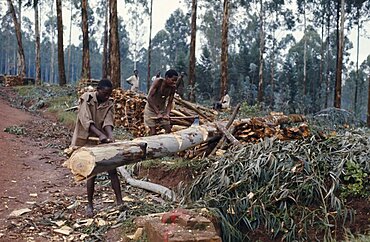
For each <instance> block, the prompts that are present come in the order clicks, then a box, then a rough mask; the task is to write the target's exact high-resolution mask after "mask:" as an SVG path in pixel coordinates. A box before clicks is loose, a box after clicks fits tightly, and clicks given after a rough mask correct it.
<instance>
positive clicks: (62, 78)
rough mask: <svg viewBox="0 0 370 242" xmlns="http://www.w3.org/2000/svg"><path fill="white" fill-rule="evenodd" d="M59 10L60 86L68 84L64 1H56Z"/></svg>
mask: <svg viewBox="0 0 370 242" xmlns="http://www.w3.org/2000/svg"><path fill="white" fill-rule="evenodd" d="M56 8H57V28H58V71H59V85H60V86H64V85H65V84H66V74H65V69H64V45H63V10H62V8H63V6H62V0H56Z"/></svg>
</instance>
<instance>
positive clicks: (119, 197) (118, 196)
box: [108, 169, 122, 205]
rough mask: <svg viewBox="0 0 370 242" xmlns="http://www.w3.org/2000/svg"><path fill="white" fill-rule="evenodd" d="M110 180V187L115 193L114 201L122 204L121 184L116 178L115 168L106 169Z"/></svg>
mask: <svg viewBox="0 0 370 242" xmlns="http://www.w3.org/2000/svg"><path fill="white" fill-rule="evenodd" d="M108 174H109V178H110V181H111V183H112V188H113V191H114V194H115V195H116V201H117V205H121V204H122V192H121V184H120V182H119V179H118V175H117V170H116V169H113V170H110V171H108Z"/></svg>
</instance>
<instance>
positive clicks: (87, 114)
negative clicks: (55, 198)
mask: <svg viewBox="0 0 370 242" xmlns="http://www.w3.org/2000/svg"><path fill="white" fill-rule="evenodd" d="M112 89H113V86H112V83H111V81H110V80H107V79H102V80H101V81H99V83H98V86H97V88H96V91H95V92H86V93H84V94H83V95H82V96H81V97H80V103H79V109H78V114H77V121H76V126H75V130H74V133H73V137H72V143H71V146H72V147H75V146H88V145H92V144H94V142H93V140H92V139H90V137H98V138H99V143H110V142H114V138H113V120H114V109H113V108H114V106H113V100H112V99H110V95H111V94H112ZM95 144H97V142H95ZM108 174H109V177H110V180H111V183H112V188H113V190H114V193H115V195H116V200H117V204H118V205H121V204H122V195H121V187H120V182H119V179H118V176H117V171H116V169H113V170H110V171H108ZM95 178H96V176H94V177H92V178H90V179H89V180H87V184H86V185H87V200H88V205H87V209H86V215H87V216H88V217H93V216H94V207H93V196H94V183H95Z"/></svg>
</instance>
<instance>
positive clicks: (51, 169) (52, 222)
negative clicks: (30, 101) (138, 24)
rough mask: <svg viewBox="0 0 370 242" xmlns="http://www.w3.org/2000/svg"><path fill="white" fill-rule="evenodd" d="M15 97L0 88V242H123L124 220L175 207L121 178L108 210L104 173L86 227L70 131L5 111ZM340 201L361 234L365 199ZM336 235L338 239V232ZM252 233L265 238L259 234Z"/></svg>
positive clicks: (170, 182) (148, 175)
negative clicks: (119, 202) (69, 153)
mask: <svg viewBox="0 0 370 242" xmlns="http://www.w3.org/2000/svg"><path fill="white" fill-rule="evenodd" d="M17 99H18V96H17V94H16V93H15V92H14V90H13V89H12V88H5V87H0V110H1V115H0V147H1V152H0V184H1V186H0V241H63V240H64V241H66V240H70V241H72V240H73V241H75V240H85V239H88V240H89V241H102V240H103V241H126V240H125V235H126V234H127V233H133V232H134V231H135V227H134V225H133V224H132V223H131V224H130V223H128V224H127V223H125V221H127V220H128V219H127V218H133V217H135V216H139V215H145V214H150V213H155V212H160V211H168V210H170V209H173V208H175V207H176V204H168V203H165V202H164V201H163V200H162V199H161V198H160V197H158V196H157V195H153V194H151V193H149V192H145V191H142V190H140V189H135V188H132V187H129V186H126V185H125V184H124V181H122V189H123V191H122V195H123V197H124V201H125V206H126V207H125V209H124V210H125V211H123V210H121V209H120V208H116V207H115V206H114V201H113V199H114V195H113V191H112V189H111V188H110V187H109V180H108V179H106V177H104V176H103V177H101V178H99V177H98V183H99V184H98V185H97V186H96V193H95V194H96V195H95V205H96V206H95V207H96V210H97V215H96V216H95V217H94V222H93V223H92V224H91V221H90V220H89V219H88V218H86V216H85V205H86V188H85V183H84V182H80V183H76V182H75V181H74V180H73V177H72V174H71V173H70V171H69V170H68V169H67V168H65V167H63V162H64V161H65V160H66V156H65V155H64V154H63V149H64V148H66V147H68V145H69V143H70V139H71V134H72V127H65V126H63V125H62V124H60V123H58V122H57V121H56V118H55V117H54V116H53V115H52V114H50V113H47V112H37V113H33V112H28V111H25V110H22V109H20V108H15V107H12V104H13V103H14V100H17ZM12 100H13V101H12ZM5 130H7V132H5ZM9 130H11V132H9ZM139 170H140V169H139ZM140 176H141V177H143V176H144V177H145V179H147V180H150V181H152V182H154V183H158V184H161V185H164V186H167V187H169V188H175V187H176V186H177V184H178V183H179V182H180V181H185V182H189V181H191V179H192V177H191V172H189V170H186V168H184V167H180V168H178V169H173V170H170V171H169V170H168V169H166V168H165V167H164V166H159V167H154V168H153V167H151V168H150V169H149V168H148V169H146V168H145V169H144V168H143V169H141V170H140ZM347 204H348V205H349V206H350V207H352V208H353V209H354V210H355V211H356V214H357V216H356V219H355V220H354V221H353V223H352V224H351V225H350V229H351V232H352V233H356V232H360V233H361V232H364V231H367V230H368V228H369V227H368V226H369V213H370V212H369V211H370V203H369V201H368V200H365V199H353V200H351V201H348V203H347ZM131 221H132V220H131ZM64 225H65V226H67V227H65V226H64ZM107 225H109V226H107ZM122 226H125V227H126V231H123V229H122ZM130 226H131V229H130ZM69 228H73V231H72V232H71V231H69ZM127 228H128V230H127ZM337 232H338V234H341V235H340V236H339V237H341V238H344V235H343V233H344V231H337ZM125 233H126V234H125ZM254 235H255V236H256V238H258V239H259V240H260V241H269V239H268V238H265V239H266V240H264V239H263V238H264V237H265V236H264V235H263V234H262V233H261V234H259V233H258V231H256V232H255V233H254ZM270 241H271V240H270Z"/></svg>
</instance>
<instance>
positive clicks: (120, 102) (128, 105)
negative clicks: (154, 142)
mask: <svg viewBox="0 0 370 242" xmlns="http://www.w3.org/2000/svg"><path fill="white" fill-rule="evenodd" d="M112 97H113V99H114V106H115V107H114V109H115V125H116V126H122V127H125V128H126V129H127V130H128V131H130V132H131V133H132V134H133V135H134V136H135V137H140V136H143V135H145V133H146V130H145V126H144V107H145V103H146V98H145V96H144V95H143V94H139V93H136V92H133V91H130V90H122V89H121V88H117V89H114V90H113V93H112Z"/></svg>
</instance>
